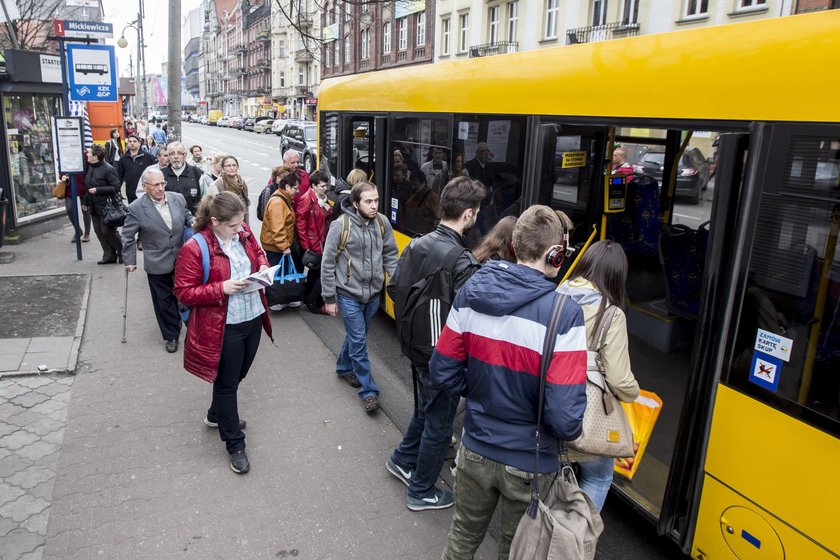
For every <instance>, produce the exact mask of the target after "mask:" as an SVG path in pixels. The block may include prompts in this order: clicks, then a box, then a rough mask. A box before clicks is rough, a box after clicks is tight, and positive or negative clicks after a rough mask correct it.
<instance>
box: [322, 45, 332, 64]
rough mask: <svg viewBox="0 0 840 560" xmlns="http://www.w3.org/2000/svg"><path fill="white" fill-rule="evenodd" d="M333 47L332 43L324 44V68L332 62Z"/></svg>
mask: <svg viewBox="0 0 840 560" xmlns="http://www.w3.org/2000/svg"><path fill="white" fill-rule="evenodd" d="M332 48H333V46H332V43H327V44H326V45H324V68H329V67H330V63H331V62H332V52H331V49H332Z"/></svg>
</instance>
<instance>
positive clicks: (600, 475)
mask: <svg viewBox="0 0 840 560" xmlns="http://www.w3.org/2000/svg"><path fill="white" fill-rule="evenodd" d="M614 467H615V459H613V458H612V457H594V458H593V459H591V460H587V461H581V462H579V463H578V468H580V476H579V477H578V484H580V489H581V490H583V491H584V492H586V494H587V496H589V497H590V499H591V500H592V503H593V504H594V505H595V509H596V510H598V513H600V512H601V508H602V507H604V502H605V501H606V499H607V494H608V493H609V491H610V485H612V481H613V468H614Z"/></svg>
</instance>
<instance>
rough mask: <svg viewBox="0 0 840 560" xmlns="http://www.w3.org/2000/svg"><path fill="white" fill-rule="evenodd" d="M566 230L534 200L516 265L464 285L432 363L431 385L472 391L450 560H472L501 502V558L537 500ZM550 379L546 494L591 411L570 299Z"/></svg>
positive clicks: (518, 235)
mask: <svg viewBox="0 0 840 560" xmlns="http://www.w3.org/2000/svg"><path fill="white" fill-rule="evenodd" d="M564 235H565V231H564V227H563V224H562V222H561V221H560V218H558V216H557V214H556V213H555V212H554V211H553V210H552V209H551V208H549V207H547V206H540V205H536V206H531V207H530V208H528V209H527V210H525V212H523V213H522V215H521V216H520V217H519V219H518V220H517V221H516V226H515V227H514V229H513V249H514V252H515V254H516V258H517V262H516V263H515V264H514V263H509V262H506V261H492V262H490V263H488V264H487V265H485V266H484V267H483V268H482V269H481V270H479V271H478V272H476V273H475V274H474V275H473V277H472V278H470V280H469V281H468V282H467V283H466V284H465V285H464V287H463V288H462V289H461V291H460V292H458V295H456V296H455V302H454V304H453V306H452V309H451V310H450V312H449V317H448V318H447V320H446V326H445V327H444V329H443V332H442V333H441V335H440V338H439V340H438V342H437V346H436V349H435V352H434V354H433V355H432V359H431V361H430V362H429V371H430V372H431V378H432V383H433V384H434V386H435V387H436V388H438V389H439V390H443V391H452V392H454V393H456V394H459V395H464V396H465V397H466V404H467V407H466V415H465V417H464V439H463V441H462V444H461V448H460V450H459V451H458V455H459V456H458V470H457V480H458V495H457V496H456V498H455V514H454V515H453V517H452V526H451V527H450V529H449V539H448V542H447V544H446V548H445V549H444V551H443V558H444V560H450V559H453V558H472V557H473V554H474V553H475V551H476V549H478V547H479V545H480V544H481V541H482V540H483V539H484V534H485V531H486V530H487V526H488V525H489V523H490V519H491V518H492V517H493V512H494V511H495V509H496V505H497V503H498V502H499V501H500V498H501V506H500V507H501V509H502V512H501V513H502V515H501V530H500V532H501V535H500V538H499V558H507V557H508V554H509V552H510V543H511V540H512V539H513V535H514V533H515V532H516V527H517V525H518V524H519V521H520V519H521V518H522V514H523V513H524V512H525V509H526V508H527V507H528V502H529V500H530V494H531V487H530V484H529V482H530V478H531V476H532V475H531V473H533V472H534V467H535V465H534V463H535V457H534V453H535V449H534V436H535V432H536V429H537V425H536V424H537V412H538V411H537V407H538V402H539V393H540V356H541V354H542V348H543V342H544V339H545V336H546V327H547V325H548V323H549V321H550V318H551V312H552V308H553V306H554V301H555V298H556V297H557V295H556V293H555V289H556V285H555V284H554V282H551V281H550V280H547V279H546V276H549V277H552V276H556V275H557V273H558V271H559V268H554V266H552V264H551V263H553V262H554V261H553V260H551V259H549V258H548V257H549V254H551V253H552V252H556V251H563V250H564V248H563V247H562V245H563V241H564ZM564 305H565V307H564V308H563V312H562V315H561V316H560V321H559V324H558V327H557V332H556V333H550V335H549V336H552V337H553V339H554V340H553V341H552V342H553V343H554V344H553V345H552V346H553V350H554V352H553V355H552V357H551V361H550V364H549V367H548V371H547V375H546V384H545V404H544V407H543V419H542V423H543V424H542V425H543V427H542V430H541V432H542V433H541V435H542V437H541V441H540V455H539V458H538V459H539V460H538V462H537V465H536V471H537V474H538V476H539V477H540V478H539V481H540V488H542V489H545V490H546V491H547V490H548V488H549V487H550V485H551V482H552V481H553V479H554V477H555V475H556V473H557V471H558V470H559V468H560V464H559V461H558V460H557V454H558V449H557V440H558V439H560V440H565V441H570V440H573V439H575V438H576V437H578V436H579V435H580V433H581V430H582V424H583V411H584V410H585V409H586V327H585V326H584V322H583V312H582V311H581V309H580V307H579V306H578V304H577V303H575V302H574V301H573V300H572V299H571V298H568V299H567V300H566V302H565V304H564Z"/></svg>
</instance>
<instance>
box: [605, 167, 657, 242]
mask: <svg viewBox="0 0 840 560" xmlns="http://www.w3.org/2000/svg"><path fill="white" fill-rule="evenodd" d="M661 230H662V206H661V205H660V203H659V182H658V181H657V180H656V179H654V178H653V177H649V176H647V175H634V176H633V178H632V180H631V181H630V182H629V183H627V206H626V208H625V209H624V212H622V213H620V214H611V215H610V216H609V218H608V219H607V236H608V237H610V238H612V239H614V240H615V241H616V242H618V243H620V244H621V246H622V247H624V250H625V251H626V252H627V254H628V256H630V255H641V256H657V255H658V253H659V233H660V231H661Z"/></svg>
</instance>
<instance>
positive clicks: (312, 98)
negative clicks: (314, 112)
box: [306, 97, 318, 105]
mask: <svg viewBox="0 0 840 560" xmlns="http://www.w3.org/2000/svg"><path fill="white" fill-rule="evenodd" d="M306 104H307V105H317V104H318V100H317V99H315V98H314V97H310V98H309V99H307V100H306Z"/></svg>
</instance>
